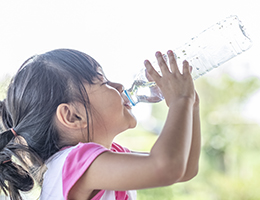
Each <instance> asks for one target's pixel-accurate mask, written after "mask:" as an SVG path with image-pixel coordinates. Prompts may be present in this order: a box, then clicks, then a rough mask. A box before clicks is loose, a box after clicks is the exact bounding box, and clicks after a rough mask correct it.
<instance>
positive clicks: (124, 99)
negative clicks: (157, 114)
mask: <svg viewBox="0 0 260 200" xmlns="http://www.w3.org/2000/svg"><path fill="white" fill-rule="evenodd" d="M121 97H122V99H123V101H124V103H123V104H124V106H125V107H126V108H128V109H131V108H132V104H131V103H130V101H129V99H128V98H127V96H126V95H125V94H124V93H121Z"/></svg>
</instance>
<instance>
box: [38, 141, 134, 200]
mask: <svg viewBox="0 0 260 200" xmlns="http://www.w3.org/2000/svg"><path fill="white" fill-rule="evenodd" d="M105 151H113V152H124V153H129V152H130V151H129V150H128V149H126V148H124V147H122V146H120V145H118V144H116V143H113V144H112V147H111V149H110V150H108V149H106V148H105V147H103V146H101V145H99V144H96V143H91V142H90V143H79V144H78V145H76V146H74V147H68V148H66V149H62V150H61V151H59V152H57V153H56V154H55V155H54V156H52V157H51V158H50V159H49V160H48V162H47V163H46V165H47V168H48V170H47V171H46V172H45V174H44V181H43V186H42V193H41V200H45V199H46V200H47V199H48V200H51V199H55V200H59V199H60V200H64V199H67V197H68V193H69V191H70V189H71V188H72V187H73V185H74V184H75V183H76V182H77V181H78V179H79V178H80V177H81V176H82V175H83V174H84V172H85V171H86V170H87V169H88V167H89V166H90V165H91V163H92V162H93V161H94V160H95V159H96V157H97V156H99V155H100V154H101V153H103V152H105ZM134 199H136V191H107V190H106V191H105V190H101V191H100V192H99V193H98V194H97V195H96V196H95V197H93V198H92V200H134Z"/></svg>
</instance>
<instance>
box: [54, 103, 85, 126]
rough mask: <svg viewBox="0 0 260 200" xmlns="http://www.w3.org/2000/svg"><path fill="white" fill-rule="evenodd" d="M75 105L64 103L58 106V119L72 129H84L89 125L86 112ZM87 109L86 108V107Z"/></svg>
mask: <svg viewBox="0 0 260 200" xmlns="http://www.w3.org/2000/svg"><path fill="white" fill-rule="evenodd" d="M78 110H82V109H76V108H75V106H74V105H71V104H66V103H62V104H60V105H59V106H58V107H57V110H56V117H57V119H58V121H59V122H60V123H61V124H62V125H64V126H66V127H68V128H71V129H82V128H86V127H87V120H85V119H86V117H85V116H86V114H85V115H84V114H82V113H80V112H79V111H78ZM84 110H85V109H84Z"/></svg>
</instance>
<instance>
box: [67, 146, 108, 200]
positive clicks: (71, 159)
mask: <svg viewBox="0 0 260 200" xmlns="http://www.w3.org/2000/svg"><path fill="white" fill-rule="evenodd" d="M105 151H108V149H106V148H105V147H103V146H101V145H99V144H96V143H92V142H90V143H79V144H78V145H77V147H76V148H74V149H73V150H72V151H71V152H70V153H69V155H68V157H67V158H66V160H65V163H64V166H63V169H62V184H63V196H64V198H65V199H67V197H68V194H69V191H70V190H71V188H72V187H73V185H74V184H75V183H76V182H77V181H78V180H79V178H80V177H81V176H82V175H83V174H84V172H85V171H86V170H87V169H88V167H89V166H90V165H91V163H92V162H93V161H94V160H95V159H96V158H97V157H98V156H99V155H100V154H101V153H103V152H105Z"/></svg>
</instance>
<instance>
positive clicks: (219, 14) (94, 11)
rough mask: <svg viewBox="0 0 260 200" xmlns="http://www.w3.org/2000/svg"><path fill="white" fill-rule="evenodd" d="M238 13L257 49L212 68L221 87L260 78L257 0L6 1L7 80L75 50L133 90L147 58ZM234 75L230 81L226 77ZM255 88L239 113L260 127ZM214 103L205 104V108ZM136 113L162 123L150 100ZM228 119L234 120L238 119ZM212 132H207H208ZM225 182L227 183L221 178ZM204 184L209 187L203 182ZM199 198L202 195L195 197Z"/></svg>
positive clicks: (0, 20) (2, 11)
mask: <svg viewBox="0 0 260 200" xmlns="http://www.w3.org/2000/svg"><path fill="white" fill-rule="evenodd" d="M230 15H237V16H238V17H239V19H240V20H241V21H242V22H243V24H244V25H245V27H246V29H247V31H248V33H249V35H250V37H251V39H252V41H253V46H252V48H251V49H249V50H248V51H246V52H245V53H243V54H241V55H239V56H237V57H235V58H234V59H232V60H230V61H228V62H227V63H225V64H224V65H222V66H220V67H219V68H218V69H215V70H213V71H212V72H210V73H209V74H208V75H207V81H208V82H207V84H212V85H215V86H216V85H217V84H222V83H223V82H225V81H226V82H228V81H229V79H232V81H233V82H237V83H240V84H241V86H239V87H240V88H241V87H243V85H245V84H243V83H244V82H245V81H246V80H248V79H250V78H256V79H259V78H260V67H259V53H260V51H259V49H260V23H259V20H260V12H259V2H258V1H257V0H247V1H237V0H219V1H209V0H196V1H193V0H186V1H185V0H179V1H177V0H160V1H159V0H158V1H155V0H132V1H123V0H93V1H90V0H85V1H83V0H76V1H73V0H71V1H68V0H44V1H36V0H30V1H29V0H23V1H19V0H16V1H15V0H10V1H6V0H0V61H1V62H0V63H1V65H0V72H1V73H0V78H1V80H4V79H5V77H7V76H10V75H13V74H14V73H15V72H16V70H17V69H18V68H19V66H20V65H21V64H22V63H23V62H24V61H25V60H26V59H27V58H29V57H30V56H32V55H35V54H40V53H44V52H46V51H49V50H53V49H57V48H73V49H77V50H80V51H83V52H85V53H87V54H89V55H91V56H92V57H94V58H95V59H96V60H97V61H98V62H99V63H100V64H101V66H102V67H103V68H104V71H105V73H106V75H107V77H108V78H109V79H110V80H113V81H115V82H121V83H123V84H124V85H125V86H126V87H128V86H129V85H130V84H131V80H132V78H133V76H134V74H135V73H136V72H137V71H138V69H140V68H141V67H142V66H143V61H144V60H145V59H152V60H154V54H155V52H156V51H158V50H160V51H161V52H163V53H165V52H166V51H167V50H169V49H172V50H174V49H175V48H177V47H179V46H181V45H182V44H184V43H185V42H186V41H188V40H189V39H190V38H192V37H194V36H196V35H198V34H199V33H200V32H202V31H203V30H205V29H206V28H208V27H209V26H211V25H213V24H214V23H216V22H218V21H220V20H222V19H224V18H226V17H227V16H230ZM226 76H227V77H228V78H226V79H225V78H224V79H222V78H223V77H226ZM209 80H210V81H209ZM221 80H222V82H221ZM196 82H198V83H196V88H197V90H198V93H204V94H201V95H202V96H203V95H204V96H207V95H208V94H206V93H205V91H207V90H204V89H203V85H206V83H205V84H204V83H203V81H200V80H198V81H196ZM233 82H232V83H233ZM229 89H232V87H229V88H226V89H224V90H225V91H226V92H227V93H225V94H224V96H226V98H228V94H231V93H232V92H235V91H228V90H229ZM246 90H247V89H245V91H246ZM252 91H253V92H252V93H251V94H250V95H249V96H248V98H247V99H246V100H245V101H244V102H243V106H242V108H243V109H240V110H239V112H240V113H241V114H242V115H243V117H245V118H246V119H247V120H249V121H250V123H249V124H254V126H255V124H260V117H259V110H260V108H259V102H260V92H259V89H254V90H252ZM232 94H233V93H232ZM236 94H237V93H234V95H236ZM211 96H212V94H211ZM214 98H215V99H214ZM214 98H212V99H211V102H212V103H211V104H212V105H214V101H215V100H217V99H218V98H220V96H219V94H217V95H216V96H214ZM206 105H208V104H207V103H205V104H203V102H202V103H201V106H206ZM215 109H216V110H217V109H219V107H218V108H213V110H215ZM133 110H134V113H135V114H136V115H137V118H138V120H139V123H142V124H143V127H145V126H146V127H147V126H148V129H149V126H152V124H154V123H151V120H154V118H151V114H152V113H153V112H154V109H153V107H152V106H151V105H150V104H144V103H140V104H138V105H137V106H136V107H135V108H134V109H133ZM157 118H158V117H157ZM209 118H210V120H211V122H212V124H215V125H216V124H218V122H219V120H220V118H221V116H220V113H219V112H213V111H212V112H211V115H210V117H209ZM207 119H208V118H207ZM202 120H204V119H202ZM225 120H226V122H227V123H228V122H229V121H230V122H231V121H232V120H231V119H225ZM147 121H150V123H147ZM152 122H154V121H152ZM233 122H234V120H233V121H232V123H233ZM237 123H239V122H237ZM157 129H158V128H157ZM159 129H160V127H159ZM256 130H259V129H256ZM229 131H230V130H229ZM157 132H159V131H157ZM206 134H207V133H204V132H203V133H202V135H203V136H204V137H206ZM147 137H148V136H147ZM258 138H259V137H258ZM144 140H145V139H144ZM221 140H222V139H221V137H215V138H214V141H211V145H212V146H213V147H214V145H215V146H216V145H217V144H220V145H222V143H221V142H219V141H221ZM230 140H232V138H231V139H230ZM259 142H260V141H259ZM216 148H217V149H219V148H220V147H219V146H217V147H216ZM231 157H232V156H231ZM202 159H203V158H202ZM236 159H238V158H236ZM252 159H254V158H252ZM240 162H243V161H240ZM258 165H259V163H258ZM258 165H257V166H258ZM258 172H259V171H258ZM250 177H251V178H253V177H254V176H250ZM258 177H260V175H258ZM219 181H220V182H219V184H223V183H222V182H221V179H220V180H219ZM234 184H235V183H234ZM197 189H198V190H199V191H200V192H201V188H199V186H198V188H197ZM211 189H212V190H214V188H211ZM195 191H196V189H195ZM167 192H168V190H167ZM233 192H234V191H233ZM184 193H185V191H184ZM195 197H196V192H195V194H193V196H192V197H191V199H196V198H195ZM144 199H145V198H144ZM147 199H149V198H147ZM164 199H171V197H169V198H164ZM175 199H181V197H180V198H175ZM183 199H184V198H183ZM208 199H224V198H217V197H209V198H208ZM241 199H242V198H241ZM245 199H246V198H245ZM247 199H249V198H247ZM252 199H253V198H252ZM255 199H257V198H255ZM258 199H260V196H258Z"/></svg>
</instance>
